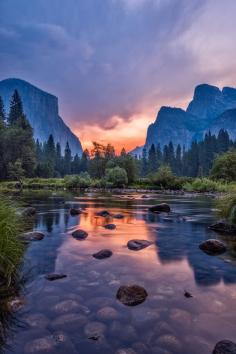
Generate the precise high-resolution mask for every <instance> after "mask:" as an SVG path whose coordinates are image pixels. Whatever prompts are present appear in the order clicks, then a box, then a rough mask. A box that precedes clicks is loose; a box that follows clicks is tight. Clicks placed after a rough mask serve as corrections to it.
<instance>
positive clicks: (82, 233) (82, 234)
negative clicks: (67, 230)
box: [72, 229, 88, 240]
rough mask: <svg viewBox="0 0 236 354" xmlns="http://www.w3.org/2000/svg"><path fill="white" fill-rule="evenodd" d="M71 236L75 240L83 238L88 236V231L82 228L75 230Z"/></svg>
mask: <svg viewBox="0 0 236 354" xmlns="http://www.w3.org/2000/svg"><path fill="white" fill-rule="evenodd" d="M72 236H73V237H74V238H75V239H76V240H85V239H86V238H87V237H88V233H87V232H86V231H84V230H81V229H79V230H75V231H73V232H72Z"/></svg>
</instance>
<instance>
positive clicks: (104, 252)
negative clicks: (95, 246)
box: [93, 249, 112, 259]
mask: <svg viewBox="0 0 236 354" xmlns="http://www.w3.org/2000/svg"><path fill="white" fill-rule="evenodd" d="M111 256H112V251H110V250H107V249H104V250H101V251H99V252H97V253H94V254H93V257H94V258H96V259H104V258H109V257H111Z"/></svg>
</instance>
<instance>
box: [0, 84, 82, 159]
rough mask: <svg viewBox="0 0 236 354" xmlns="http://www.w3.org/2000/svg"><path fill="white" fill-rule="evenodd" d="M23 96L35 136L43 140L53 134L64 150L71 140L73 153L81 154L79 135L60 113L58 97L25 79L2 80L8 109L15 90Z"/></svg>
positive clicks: (1, 90)
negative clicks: (73, 131) (74, 132)
mask: <svg viewBox="0 0 236 354" xmlns="http://www.w3.org/2000/svg"><path fill="white" fill-rule="evenodd" d="M15 89H16V90H17V91H18V92H19V94H20V96H21V99H22V102H23V107H24V112H25V114H26V116H27V118H28V120H29V122H30V124H31V126H32V128H33V131H34V137H35V139H38V140H39V141H41V142H44V141H46V140H47V139H48V137H49V135H50V134H52V135H53V137H54V140H55V142H56V143H57V142H59V143H60V144H61V148H62V150H63V149H64V148H65V145H66V142H67V141H68V142H69V145H70V148H71V151H72V153H73V154H76V153H78V154H81V153H82V147H81V143H80V141H79V139H78V137H77V136H76V135H75V134H73V133H72V131H71V130H70V128H69V127H68V126H67V125H66V124H65V123H64V121H63V120H62V118H61V117H60V116H59V113H58V99H57V97H56V96H54V95H51V94H49V93H47V92H45V91H43V90H41V89H39V88H38V87H36V86H34V85H32V84H30V83H29V82H27V81H25V80H21V79H18V78H9V79H5V80H2V81H0V96H1V97H2V99H3V102H4V105H5V108H6V111H7V112H8V111H9V102H10V99H11V96H12V94H13V92H14V90H15Z"/></svg>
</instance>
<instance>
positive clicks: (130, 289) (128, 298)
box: [116, 285, 148, 306]
mask: <svg viewBox="0 0 236 354" xmlns="http://www.w3.org/2000/svg"><path fill="white" fill-rule="evenodd" d="M147 296H148V293H147V292H146V290H145V289H144V288H143V287H141V286H139V285H128V286H121V287H120V288H119V289H118V291H117V294H116V298H117V299H118V300H119V301H120V302H121V303H122V304H124V305H126V306H136V305H139V304H141V303H142V302H144V301H145V300H146V297H147Z"/></svg>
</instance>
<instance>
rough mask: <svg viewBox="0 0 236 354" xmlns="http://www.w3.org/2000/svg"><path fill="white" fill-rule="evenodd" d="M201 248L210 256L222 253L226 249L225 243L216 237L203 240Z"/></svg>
mask: <svg viewBox="0 0 236 354" xmlns="http://www.w3.org/2000/svg"><path fill="white" fill-rule="evenodd" d="M199 248H200V249H201V250H202V251H203V252H205V253H207V254H209V255H210V256H215V255H220V254H222V253H224V252H225V251H226V247H225V245H224V244H223V243H222V242H221V241H219V240H216V239H209V240H207V241H204V242H202V243H201V244H200V245H199Z"/></svg>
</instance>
